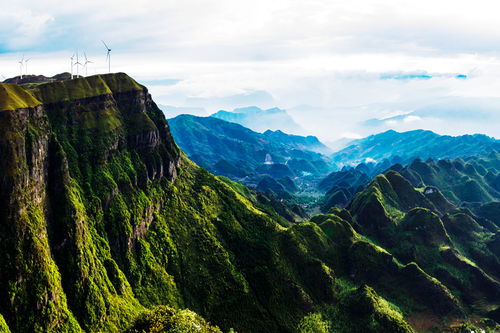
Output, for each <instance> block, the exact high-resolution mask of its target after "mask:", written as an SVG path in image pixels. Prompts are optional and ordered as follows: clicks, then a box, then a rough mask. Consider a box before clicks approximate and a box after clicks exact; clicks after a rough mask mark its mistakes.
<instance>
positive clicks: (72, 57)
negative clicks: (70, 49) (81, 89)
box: [69, 53, 75, 80]
mask: <svg viewBox="0 0 500 333" xmlns="http://www.w3.org/2000/svg"><path fill="white" fill-rule="evenodd" d="M74 58H75V54H74V53H73V55H72V56H71V57H70V58H69V59H70V60H71V80H73V59H74Z"/></svg>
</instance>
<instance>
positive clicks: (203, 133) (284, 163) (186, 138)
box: [169, 115, 333, 187]
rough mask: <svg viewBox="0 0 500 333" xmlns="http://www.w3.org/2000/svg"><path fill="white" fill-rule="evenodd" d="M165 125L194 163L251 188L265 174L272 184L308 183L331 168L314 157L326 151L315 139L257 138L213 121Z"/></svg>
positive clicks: (188, 119)
mask: <svg viewBox="0 0 500 333" xmlns="http://www.w3.org/2000/svg"><path fill="white" fill-rule="evenodd" d="M169 123H170V126H171V130H172V135H173V136H174V138H175V140H176V142H177V143H178V144H179V147H181V149H182V150H183V151H184V152H186V154H187V155H188V156H189V157H190V158H191V159H192V160H193V161H195V162H196V163H198V164H199V165H201V166H203V167H205V168H207V169H208V170H209V171H211V172H213V173H215V174H217V175H223V176H227V177H229V178H231V179H233V180H237V181H239V182H242V183H244V184H246V185H250V186H253V187H257V185H258V184H259V182H260V181H261V180H262V178H263V177H264V176H266V175H267V176H271V177H273V178H275V179H277V180H278V179H281V178H285V177H291V178H296V177H298V178H306V179H309V178H311V177H312V178H313V179H311V180H307V181H306V184H309V183H310V182H312V181H314V179H315V178H317V177H318V176H321V175H324V174H326V173H327V172H328V171H330V170H331V169H332V168H333V165H331V164H330V163H329V159H328V157H326V156H325V155H322V154H321V153H318V151H324V150H326V149H327V147H326V146H324V145H323V144H322V143H321V142H320V141H319V140H318V139H317V138H316V137H302V136H296V135H289V134H285V133H283V132H281V131H275V132H273V131H266V132H264V133H257V132H254V131H252V130H250V129H248V128H245V127H243V126H241V125H238V124H234V123H231V122H227V121H224V120H221V119H216V118H213V117H195V116H191V115H181V116H177V117H175V118H173V119H170V120H169ZM298 183H299V184H300V183H302V182H301V181H300V180H299V181H298Z"/></svg>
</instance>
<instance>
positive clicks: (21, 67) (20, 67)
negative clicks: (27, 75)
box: [18, 54, 24, 80]
mask: <svg viewBox="0 0 500 333" xmlns="http://www.w3.org/2000/svg"><path fill="white" fill-rule="evenodd" d="M18 63H19V72H20V73H21V75H20V78H21V80H22V79H23V68H24V54H23V58H22V59H21V60H20V61H18Z"/></svg>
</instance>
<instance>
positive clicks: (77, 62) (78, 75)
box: [75, 51, 82, 78]
mask: <svg viewBox="0 0 500 333" xmlns="http://www.w3.org/2000/svg"><path fill="white" fill-rule="evenodd" d="M75 65H76V78H79V77H80V74H79V70H78V69H79V67H78V66H81V65H82V64H81V63H80V61H79V60H78V51H76V62H75Z"/></svg>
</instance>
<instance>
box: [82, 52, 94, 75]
mask: <svg viewBox="0 0 500 333" xmlns="http://www.w3.org/2000/svg"><path fill="white" fill-rule="evenodd" d="M83 56H84V57H85V62H84V63H83V67H85V76H88V68H87V65H88V64H92V63H93V62H92V61H90V60H89V59H87V54H86V53H85V52H83Z"/></svg>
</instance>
